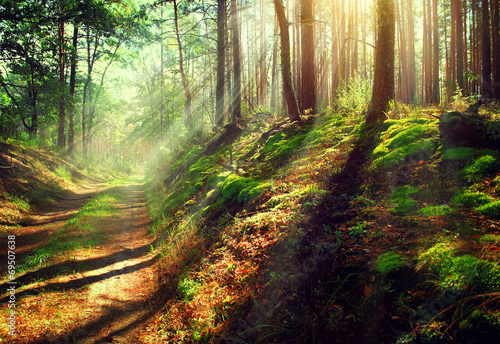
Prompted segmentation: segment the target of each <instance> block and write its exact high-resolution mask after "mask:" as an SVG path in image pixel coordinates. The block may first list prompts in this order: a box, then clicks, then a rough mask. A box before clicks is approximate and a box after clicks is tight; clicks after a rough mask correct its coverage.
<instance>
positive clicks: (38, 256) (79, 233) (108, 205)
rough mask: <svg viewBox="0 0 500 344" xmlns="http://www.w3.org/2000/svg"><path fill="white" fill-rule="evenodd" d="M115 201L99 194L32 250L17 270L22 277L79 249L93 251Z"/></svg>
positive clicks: (111, 214)
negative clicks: (44, 241) (27, 272)
mask: <svg viewBox="0 0 500 344" xmlns="http://www.w3.org/2000/svg"><path fill="white" fill-rule="evenodd" d="M117 202H118V201H117V199H116V197H115V196H113V195H111V194H110V193H106V192H104V193H101V194H99V195H97V196H95V197H94V198H93V199H92V200H90V201H89V202H88V203H87V204H86V205H85V206H83V207H82V208H81V209H80V210H79V211H78V213H77V214H75V215H74V216H72V217H71V218H70V219H69V220H68V221H67V222H66V223H65V225H64V226H63V227H62V228H61V229H60V230H58V231H56V232H55V233H54V234H53V235H52V236H51V237H50V239H49V240H48V241H47V242H46V243H43V244H41V245H40V246H38V247H37V248H35V249H34V250H33V251H32V252H30V254H29V255H28V256H27V257H26V258H25V260H24V262H22V263H21V264H20V265H19V266H18V272H19V273H22V272H24V271H28V270H31V269H36V268H40V267H41V266H44V265H46V264H48V263H49V262H51V261H52V260H53V259H55V258H56V257H57V256H60V255H63V254H68V253H71V252H72V251H75V250H78V249H81V248H92V247H94V246H96V245H98V244H99V243H100V242H101V241H102V240H103V232H104V226H103V221H104V220H105V219H106V218H109V217H111V216H113V214H114V213H115V212H116V210H117V208H116V203H117Z"/></svg>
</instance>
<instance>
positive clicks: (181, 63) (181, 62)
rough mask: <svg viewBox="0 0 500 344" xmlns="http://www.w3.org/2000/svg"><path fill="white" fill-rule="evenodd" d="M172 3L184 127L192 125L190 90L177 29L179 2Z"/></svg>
mask: <svg viewBox="0 0 500 344" xmlns="http://www.w3.org/2000/svg"><path fill="white" fill-rule="evenodd" d="M173 3H174V26H175V38H176V42H177V47H178V48H179V73H180V74H181V81H182V87H183V88H184V94H185V95H186V103H185V105H184V110H185V116H186V117H185V123H186V127H188V128H190V127H192V125H193V118H192V109H191V100H192V99H191V98H192V95H191V90H190V88H189V81H188V79H187V77H186V72H185V71H184V53H183V49H182V41H181V34H180V31H179V4H178V2H177V0H173Z"/></svg>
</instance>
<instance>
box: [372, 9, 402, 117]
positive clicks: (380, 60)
mask: <svg viewBox="0 0 500 344" xmlns="http://www.w3.org/2000/svg"><path fill="white" fill-rule="evenodd" d="M377 17H378V19H377V23H378V28H377V44H376V47H377V48H376V50H375V68H374V69H375V71H374V79H373V93H372V101H371V107H370V110H369V111H368V115H367V117H366V122H367V123H375V122H379V121H383V120H384V119H385V117H386V116H385V111H387V108H388V106H389V102H390V101H391V100H393V99H394V40H395V18H394V0H377Z"/></svg>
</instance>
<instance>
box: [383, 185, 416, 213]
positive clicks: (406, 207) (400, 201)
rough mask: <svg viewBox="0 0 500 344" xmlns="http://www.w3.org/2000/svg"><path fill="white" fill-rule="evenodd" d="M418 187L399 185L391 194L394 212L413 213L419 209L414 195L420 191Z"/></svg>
mask: <svg viewBox="0 0 500 344" xmlns="http://www.w3.org/2000/svg"><path fill="white" fill-rule="evenodd" d="M418 191H419V190H418V188H416V187H414V186H411V185H404V186H400V187H397V188H396V189H395V190H394V191H393V192H392V193H391V194H390V195H389V198H390V199H391V200H393V201H392V210H391V211H392V212H393V213H395V214H397V215H406V214H410V213H413V212H414V211H416V210H417V209H418V202H417V201H415V200H414V199H413V198H412V196H413V195H415V194H417V193H418Z"/></svg>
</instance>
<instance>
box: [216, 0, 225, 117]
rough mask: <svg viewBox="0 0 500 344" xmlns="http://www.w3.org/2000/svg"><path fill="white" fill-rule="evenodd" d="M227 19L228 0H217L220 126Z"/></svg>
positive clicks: (217, 94) (222, 110)
mask: <svg viewBox="0 0 500 344" xmlns="http://www.w3.org/2000/svg"><path fill="white" fill-rule="evenodd" d="M225 21H226V0H217V85H216V90H215V103H216V105H215V124H216V125H217V126H219V127H222V126H223V125H224V105H225V100H224V85H225V82H224V71H225V68H224V65H225V62H226V54H225V46H224V42H225V34H226V31H225V30H224V28H225Z"/></svg>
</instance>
